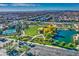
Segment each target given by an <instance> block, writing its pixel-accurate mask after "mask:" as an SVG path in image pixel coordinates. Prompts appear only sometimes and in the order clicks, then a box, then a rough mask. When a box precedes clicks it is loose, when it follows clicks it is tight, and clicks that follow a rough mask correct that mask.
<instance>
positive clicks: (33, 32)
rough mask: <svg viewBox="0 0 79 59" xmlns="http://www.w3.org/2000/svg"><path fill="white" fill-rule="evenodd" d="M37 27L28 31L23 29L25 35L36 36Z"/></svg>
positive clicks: (32, 27) (31, 27)
mask: <svg viewBox="0 0 79 59" xmlns="http://www.w3.org/2000/svg"><path fill="white" fill-rule="evenodd" d="M38 28H39V26H30V27H29V28H28V29H25V30H24V31H25V34H26V35H29V36H34V35H37V34H38Z"/></svg>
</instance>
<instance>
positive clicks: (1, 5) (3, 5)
mask: <svg viewBox="0 0 79 59" xmlns="http://www.w3.org/2000/svg"><path fill="white" fill-rule="evenodd" d="M0 6H8V4H5V3H4V4H0Z"/></svg>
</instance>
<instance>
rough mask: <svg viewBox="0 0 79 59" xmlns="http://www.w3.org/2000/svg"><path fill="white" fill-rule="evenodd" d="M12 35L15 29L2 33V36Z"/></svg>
mask: <svg viewBox="0 0 79 59" xmlns="http://www.w3.org/2000/svg"><path fill="white" fill-rule="evenodd" d="M13 33H16V29H7V30H5V31H3V32H2V34H3V35H10V34H13Z"/></svg>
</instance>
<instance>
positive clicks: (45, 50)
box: [28, 45, 79, 56]
mask: <svg viewBox="0 0 79 59" xmlns="http://www.w3.org/2000/svg"><path fill="white" fill-rule="evenodd" d="M28 52H32V53H33V54H34V55H36V56H79V52H78V51H74V50H68V49H60V48H53V47H47V46H40V45H36V47H34V48H31V49H30V50H29V51H28Z"/></svg>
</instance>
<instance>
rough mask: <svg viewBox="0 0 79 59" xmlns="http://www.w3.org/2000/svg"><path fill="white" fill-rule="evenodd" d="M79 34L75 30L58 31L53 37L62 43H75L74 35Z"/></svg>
mask: <svg viewBox="0 0 79 59" xmlns="http://www.w3.org/2000/svg"><path fill="white" fill-rule="evenodd" d="M75 34H77V32H76V31H75V30H57V34H56V35H55V36H54V37H53V38H54V39H56V40H59V41H60V42H62V41H64V42H65V43H70V42H73V35H75Z"/></svg>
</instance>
